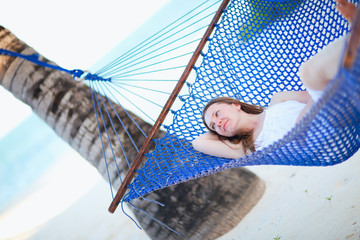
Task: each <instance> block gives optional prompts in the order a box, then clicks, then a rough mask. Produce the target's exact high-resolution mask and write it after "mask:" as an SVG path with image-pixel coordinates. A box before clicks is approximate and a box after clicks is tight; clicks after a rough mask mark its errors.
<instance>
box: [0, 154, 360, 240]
mask: <svg viewBox="0 0 360 240" xmlns="http://www.w3.org/2000/svg"><path fill="white" fill-rule="evenodd" d="M79 169H81V171H79ZM249 169H250V170H251V171H253V172H255V173H256V174H257V175H258V176H259V177H261V178H262V179H263V180H264V181H265V182H266V187H267V188H266V192H265V194H264V196H263V197H262V199H261V200H260V202H259V203H258V204H257V205H256V206H255V208H254V209H253V210H252V211H251V212H250V213H249V214H248V215H247V216H246V217H245V218H244V219H243V221H242V222H240V223H239V224H238V225H237V226H236V227H235V228H234V229H233V230H232V231H230V232H229V233H227V234H226V235H224V236H223V237H221V238H220V239H221V240H228V239H229V240H230V239H249V240H253V239H299V240H300V239H326V240H332V239H334V240H335V239H339V240H341V239H360V191H359V189H360V174H359V173H360V152H358V153H357V154H356V155H355V156H353V157H352V158H351V159H349V160H348V161H346V162H343V163H341V164H339V165H336V166H331V167H287V166H254V167H249ZM110 201H111V194H110V189H109V185H108V183H107V182H106V181H104V180H103V179H102V178H101V176H100V175H99V174H98V173H97V171H96V169H94V168H93V167H91V166H90V165H89V164H88V163H87V162H86V161H84V160H83V159H82V158H81V157H80V156H78V155H77V153H75V152H73V151H69V152H66V153H65V154H64V155H63V156H61V159H60V160H59V161H57V162H56V164H55V165H54V166H53V167H52V169H51V170H50V171H48V172H47V173H46V174H45V175H44V176H42V177H41V179H40V180H38V181H37V182H36V184H34V185H33V186H32V187H31V189H29V191H28V192H26V193H25V194H24V195H22V196H21V197H20V198H19V199H18V200H17V201H16V203H15V204H14V205H12V207H11V208H9V209H8V211H6V212H5V213H4V214H2V215H1V216H0V229H1V231H0V239H66V240H72V239H74V240H75V239H149V238H148V236H147V235H146V234H145V232H144V231H142V230H139V229H138V228H137V227H136V225H135V224H134V223H133V222H132V221H131V220H130V219H129V218H128V217H126V216H125V215H124V214H123V212H122V211H121V209H120V210H118V211H117V212H116V213H115V214H114V215H112V214H110V213H108V211H107V208H108V206H109V203H110ZM127 212H128V213H131V211H129V210H128V211H127ZM164 231H167V230H166V229H164Z"/></svg>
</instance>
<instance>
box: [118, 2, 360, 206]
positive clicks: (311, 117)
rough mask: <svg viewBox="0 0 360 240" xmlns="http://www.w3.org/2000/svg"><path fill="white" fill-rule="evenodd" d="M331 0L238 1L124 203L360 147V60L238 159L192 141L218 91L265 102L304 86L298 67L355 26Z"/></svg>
mask: <svg viewBox="0 0 360 240" xmlns="http://www.w3.org/2000/svg"><path fill="white" fill-rule="evenodd" d="M334 9H335V2H334V1H330V0H311V1H310V0H309V1H301V0H289V1H285V0H278V1H275V0H267V1H266V0H233V1H232V2H231V3H230V4H229V6H228V7H227V9H226V10H225V11H224V13H223V16H222V18H221V21H220V22H219V23H218V25H217V27H216V30H215V32H214V34H213V36H212V37H211V39H209V43H208V47H207V50H206V52H205V51H204V52H205V53H203V58H202V62H201V64H200V66H198V67H194V68H195V70H196V80H195V82H194V83H193V84H191V86H190V87H189V94H188V96H187V97H186V98H184V97H183V98H184V99H183V101H184V103H183V105H182V107H181V108H180V109H179V110H177V111H176V113H175V115H174V117H173V122H172V124H171V125H170V126H169V128H168V130H167V133H166V135H165V137H163V138H161V139H156V140H154V141H155V143H156V147H155V150H154V151H152V152H151V153H148V154H146V157H147V160H146V163H145V165H144V167H143V168H142V169H139V170H137V174H138V175H137V177H136V178H135V180H134V181H133V182H132V183H131V184H130V185H129V186H128V188H129V192H128V193H127V194H126V195H125V197H124V199H123V201H131V200H132V199H134V198H138V197H141V196H144V195H145V194H147V193H149V192H151V191H154V190H156V189H160V188H165V187H167V186H169V185H173V184H177V183H180V182H184V181H188V180H190V179H194V178H198V177H202V176H206V175H209V174H212V173H215V172H218V171H221V170H224V169H226V168H233V167H240V166H249V165H294V166H328V165H334V164H338V163H341V162H342V161H345V160H346V159H348V158H349V157H351V156H352V155H353V154H354V153H355V152H356V151H357V150H358V148H359V146H360V141H359V140H360V139H359V132H360V127H359V119H360V104H359V103H360V84H359V83H360V79H359V76H360V73H359V71H360V59H359V55H360V54H358V55H357V56H358V57H357V59H356V61H355V64H354V66H353V67H352V68H351V69H343V68H341V70H340V71H339V73H338V75H337V77H336V78H335V79H333V80H332V82H331V83H330V84H329V86H328V87H327V89H326V91H325V94H324V95H323V97H322V98H321V99H320V101H319V102H317V103H316V105H315V106H314V107H313V108H312V110H311V111H310V112H309V113H308V114H307V115H306V117H305V118H303V119H302V121H300V122H299V123H298V124H297V125H296V126H295V127H294V129H293V130H292V131H291V132H289V133H288V134H287V135H286V136H285V137H284V138H282V139H281V140H279V141H277V142H275V143H273V144H272V145H270V146H269V147H267V148H265V149H263V150H261V151H257V152H255V153H253V154H251V155H249V156H246V157H243V158H240V159H236V160H234V159H225V158H218V157H212V156H208V155H205V154H202V153H199V152H197V151H195V150H194V149H193V148H192V146H191V140H193V139H194V138H195V137H196V136H198V135H200V134H202V133H203V132H204V131H206V130H205V128H204V126H203V124H202V122H201V112H202V108H203V107H204V106H205V104H206V103H207V102H208V101H209V100H210V99H212V98H214V97H217V96H231V97H235V98H238V99H241V100H243V101H245V102H249V103H252V104H257V105H260V106H264V107H266V106H267V105H268V103H269V101H270V97H271V96H272V94H273V93H275V92H279V91H293V90H296V91H299V90H300V91H301V90H304V87H303V86H302V83H301V82H300V80H299V78H298V76H297V75H296V73H297V71H298V68H299V66H300V65H301V63H302V62H304V61H306V60H307V59H308V58H309V57H310V56H312V55H314V54H316V53H317V52H318V51H319V50H320V49H322V48H323V47H324V46H326V45H327V44H328V43H329V42H331V41H332V40H334V39H336V38H338V37H339V36H341V35H344V34H346V33H347V32H348V31H349V26H348V23H347V22H346V21H345V19H343V18H342V17H341V15H339V13H338V12H337V11H335V10H334Z"/></svg>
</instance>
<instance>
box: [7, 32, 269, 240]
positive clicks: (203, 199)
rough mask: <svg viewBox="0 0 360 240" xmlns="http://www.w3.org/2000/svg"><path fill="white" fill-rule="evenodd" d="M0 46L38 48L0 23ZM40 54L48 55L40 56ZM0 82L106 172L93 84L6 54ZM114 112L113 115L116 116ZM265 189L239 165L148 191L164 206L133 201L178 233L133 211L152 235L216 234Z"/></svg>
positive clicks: (128, 148)
mask: <svg viewBox="0 0 360 240" xmlns="http://www.w3.org/2000/svg"><path fill="white" fill-rule="evenodd" d="M0 48H4V49H7V50H11V51H15V52H19V53H23V54H35V53H36V51H35V50H34V49H32V48H30V47H29V46H27V45H26V44H25V43H24V42H22V41H20V40H19V39H17V38H16V37H15V36H14V35H13V34H11V33H10V32H9V31H8V30H7V29H4V28H3V27H1V26H0ZM40 59H41V60H43V61H48V60H46V59H45V58H43V57H41V56H40ZM0 84H1V85H2V86H4V87H5V88H6V89H7V90H9V91H10V92H11V93H12V94H13V95H14V96H15V97H16V98H18V99H20V100H21V101H23V102H24V103H26V104H28V105H29V106H30V107H31V108H32V109H33V111H34V112H36V113H37V114H38V115H39V116H40V117H41V118H42V119H43V120H44V121H45V122H46V123H47V124H49V125H50V126H51V127H52V128H53V129H54V131H55V132H56V133H57V134H58V135H59V136H60V137H61V138H62V139H63V140H64V141H66V142H67V143H69V144H70V145H71V146H72V147H73V148H74V149H75V150H76V151H78V152H79V153H80V154H81V155H82V156H83V157H84V159H86V160H87V161H89V162H90V163H91V164H92V165H93V166H95V167H96V168H97V169H98V171H99V173H100V174H101V175H102V176H104V177H105V178H106V179H107V178H108V177H107V171H106V167H105V164H104V157H103V153H102V145H101V142H100V141H101V136H104V135H105V134H106V132H105V129H104V127H103V128H101V129H100V131H101V134H99V130H98V127H97V121H96V116H95V111H94V108H93V104H92V98H91V90H90V88H89V87H87V86H86V85H85V84H83V83H80V82H76V81H74V80H73V79H72V77H71V76H69V75H68V74H66V73H63V72H59V71H56V70H52V69H48V68H44V67H40V66H37V65H34V64H32V63H30V62H27V61H24V60H22V59H18V58H13V57H8V56H0ZM107 104H109V103H107ZM113 105H114V106H115V105H116V104H114V103H113ZM116 108H117V112H118V114H119V115H121V117H124V119H126V113H125V112H124V111H123V110H122V109H121V108H120V107H119V106H117V105H116ZM111 117H112V118H114V119H115V116H111ZM132 117H133V118H134V119H135V120H136V122H137V123H138V124H139V125H140V126H141V128H142V129H143V130H144V131H145V132H149V130H150V128H151V125H149V124H147V123H146V122H144V121H142V120H141V119H140V118H138V117H137V116H135V115H132ZM127 119H128V120H125V122H124V124H125V125H126V126H127V129H128V131H129V132H130V134H131V135H132V136H135V137H134V140H135V143H136V145H137V146H138V147H139V146H140V145H141V144H142V142H143V141H144V137H143V135H142V134H141V133H140V132H139V130H138V129H137V128H136V127H135V126H133V125H134V124H133V123H132V122H131V121H130V120H129V118H127ZM104 121H105V122H104V125H105V126H110V124H111V123H110V122H109V121H108V120H104ZM101 125H102V124H101ZM116 130H117V132H118V133H119V137H120V138H122V139H125V141H124V142H130V141H126V139H127V138H128V136H127V134H126V133H125V131H124V129H123V128H122V127H121V125H120V124H117V125H116ZM111 142H113V143H116V142H117V141H115V136H111ZM109 146H110V144H108V143H107V144H105V149H106V151H110V149H109ZM124 148H125V149H126V152H127V155H128V156H129V158H130V159H134V158H135V156H136V154H137V152H136V150H135V148H134V147H132V146H130V145H129V146H124ZM114 149H115V155H116V156H117V158H118V159H123V155H122V153H121V151H118V150H117V149H120V147H119V146H117V145H116V144H115V147H114ZM122 162H125V161H122ZM108 163H109V174H110V178H111V182H112V183H113V186H115V188H117V187H119V184H120V183H119V181H118V180H117V179H118V174H117V170H116V167H115V164H114V161H113V160H111V159H110V162H109V159H108ZM120 168H121V169H120V171H121V175H123V174H126V170H127V167H126V164H122V165H121V166H120ZM264 189H265V186H264V183H263V182H262V181H261V180H260V179H259V178H258V177H257V176H255V175H254V174H252V173H251V172H249V171H247V170H246V169H243V168H237V169H230V170H226V171H223V172H221V173H218V174H213V175H211V176H208V177H205V178H202V179H199V180H194V181H190V182H187V183H182V184H178V185H176V186H171V187H168V188H166V189H162V190H158V191H156V192H154V193H151V194H149V195H148V196H147V197H148V198H151V199H155V200H157V201H160V202H163V203H166V207H164V208H160V207H159V206H158V205H156V204H153V203H149V202H146V201H143V200H135V202H136V203H135V205H137V206H138V207H140V208H143V209H144V210H145V211H147V212H148V213H150V214H151V215H153V216H154V217H155V218H156V219H158V220H160V221H162V222H164V223H165V224H167V225H168V226H170V227H171V228H173V229H175V230H176V231H178V232H180V233H181V234H182V235H181V236H180V237H178V236H177V235H175V234H174V233H172V232H170V231H168V230H167V229H165V228H164V227H162V226H161V225H159V224H158V223H156V222H155V221H154V220H152V219H151V218H148V217H146V216H144V214H143V213H141V212H138V211H136V210H134V211H135V212H134V213H135V215H136V216H137V219H138V221H139V222H140V224H141V225H142V226H143V228H144V229H145V231H146V232H147V234H148V235H149V236H150V237H151V238H155V239H177V238H179V239H214V238H216V237H219V236H221V235H223V234H224V233H226V232H228V231H229V230H230V229H232V228H233V227H234V226H235V225H236V224H238V223H239V222H240V221H241V219H242V218H243V217H244V216H245V215H246V214H247V213H248V212H249V211H250V210H251V208H252V207H253V206H254V205H255V204H256V203H257V201H258V200H259V199H260V197H261V196H262V194H263V192H264ZM109 204H110V203H109ZM104 211H105V209H104Z"/></svg>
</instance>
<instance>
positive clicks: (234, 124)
mask: <svg viewBox="0 0 360 240" xmlns="http://www.w3.org/2000/svg"><path fill="white" fill-rule="evenodd" d="M241 112H242V110H241V107H240V105H239V104H235V103H232V104H228V103H214V104H212V105H211V106H210V107H209V108H208V109H207V110H206V112H205V114H204V120H205V124H206V125H207V126H208V127H209V128H210V129H211V130H214V131H215V132H217V133H218V134H219V135H221V136H225V137H233V136H235V135H236V134H238V133H239V130H240V129H239V128H241Z"/></svg>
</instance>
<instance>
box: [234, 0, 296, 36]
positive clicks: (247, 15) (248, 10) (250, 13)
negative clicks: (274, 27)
mask: <svg viewBox="0 0 360 240" xmlns="http://www.w3.org/2000/svg"><path fill="white" fill-rule="evenodd" d="M302 2H303V0H294V1H289V2H284V3H275V2H274V3H269V2H267V1H263V0H256V1H251V0H245V1H244V3H243V4H242V6H243V7H242V9H241V10H240V11H243V12H244V14H243V16H244V18H243V22H242V23H241V25H240V28H239V30H240V34H239V35H238V38H239V40H242V41H244V42H245V41H248V40H249V39H250V38H251V37H254V36H256V34H258V33H260V32H261V31H262V30H264V29H265V28H266V27H268V26H270V25H271V24H272V23H274V22H275V21H277V20H278V19H280V18H281V17H283V16H286V15H288V14H289V13H291V12H292V11H294V10H295V9H297V8H298V7H299V6H300V5H301V3H302Z"/></svg>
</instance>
